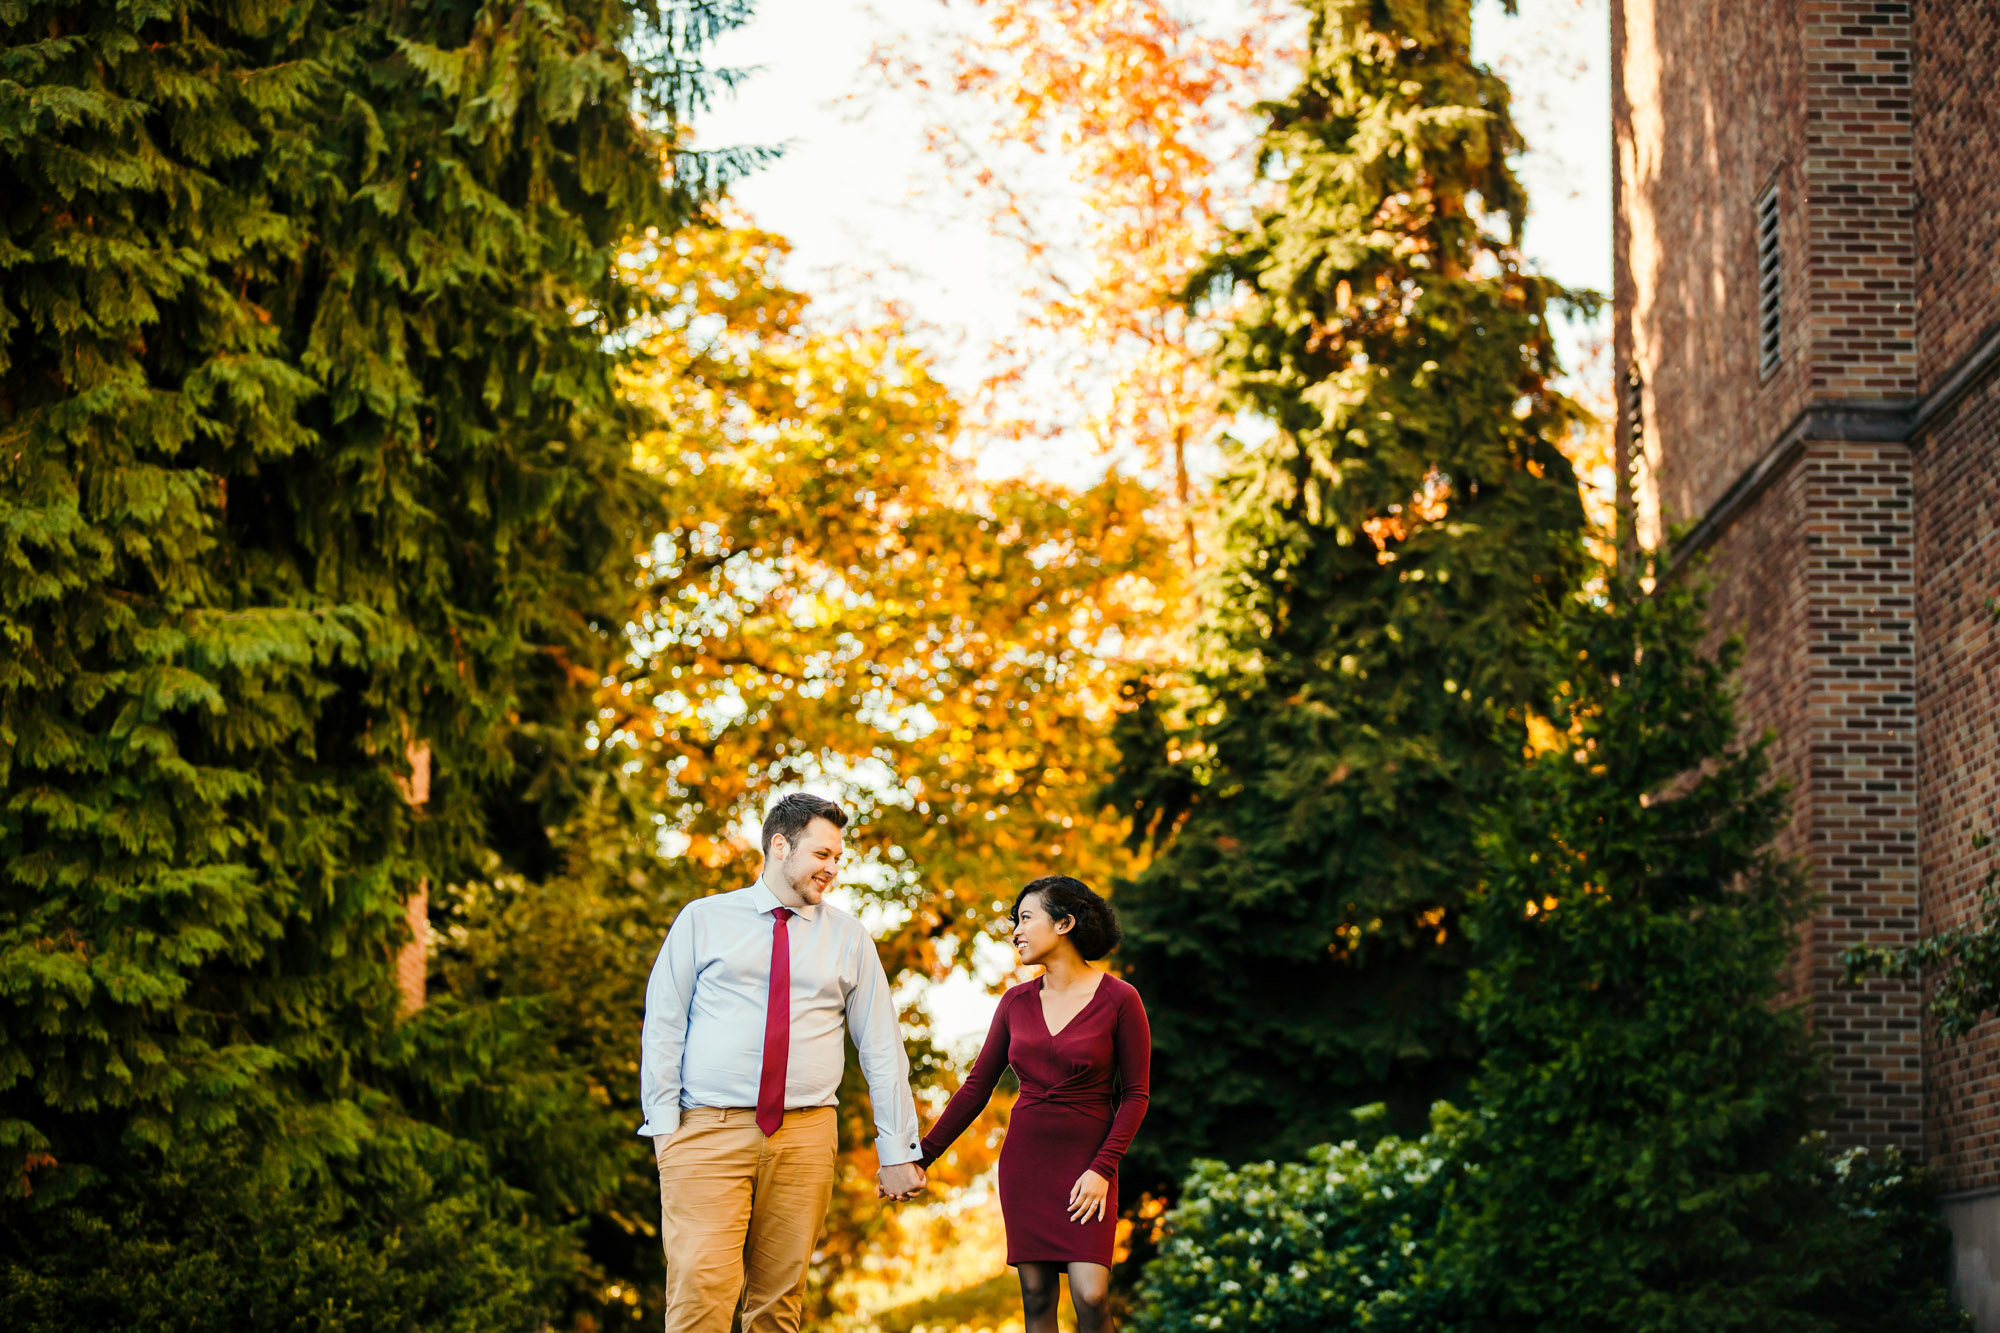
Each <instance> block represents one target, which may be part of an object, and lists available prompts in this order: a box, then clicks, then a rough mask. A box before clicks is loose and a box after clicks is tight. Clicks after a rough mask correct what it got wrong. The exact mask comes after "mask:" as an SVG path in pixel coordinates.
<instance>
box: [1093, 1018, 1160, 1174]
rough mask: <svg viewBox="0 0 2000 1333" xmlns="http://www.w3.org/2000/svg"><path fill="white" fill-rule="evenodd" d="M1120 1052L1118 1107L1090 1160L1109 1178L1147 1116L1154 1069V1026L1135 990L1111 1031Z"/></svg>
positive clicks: (1116, 1170) (1114, 1045) (1095, 1168)
mask: <svg viewBox="0 0 2000 1333" xmlns="http://www.w3.org/2000/svg"><path fill="white" fill-rule="evenodd" d="M1111 1041H1112V1045H1113V1047H1114V1048H1115V1049H1116V1051H1117V1055H1118V1082H1119V1085H1120V1086H1119V1089H1118V1110H1117V1112H1116V1113H1115V1114H1113V1115H1112V1117H1111V1128H1110V1130H1109V1131H1107V1132H1106V1133H1105V1135H1104V1146H1103V1147H1101V1148H1099V1149H1098V1150H1097V1156H1095V1157H1093V1158H1091V1159H1090V1169H1091V1170H1092V1171H1095V1172H1096V1173H1097V1174H1098V1175H1100V1176H1103V1177H1104V1178H1105V1179H1106V1180H1110V1179H1111V1178H1112V1177H1113V1176H1115V1175H1117V1174H1118V1163H1119V1162H1120V1161H1121V1160H1122V1159H1123V1158H1124V1156H1125V1150H1126V1149H1127V1148H1129V1147H1131V1146H1132V1136H1133V1135H1134V1134H1137V1133H1138V1132H1139V1122H1140V1121H1141V1120H1144V1119H1145V1118H1146V1085H1147V1083H1148V1081H1149V1080H1150V1079H1151V1077H1152V1069H1153V1029H1152V1028H1151V1026H1150V1025H1148V1024H1147V1022H1146V1006H1145V1005H1143V1004H1141V1003H1140V1002H1139V992H1137V991H1132V992H1130V993H1129V994H1128V995H1127V996H1126V997H1125V1002H1124V1003H1123V1004H1121V1005H1119V1006H1118V1023H1117V1026H1115V1027H1113V1028H1112V1030H1111Z"/></svg>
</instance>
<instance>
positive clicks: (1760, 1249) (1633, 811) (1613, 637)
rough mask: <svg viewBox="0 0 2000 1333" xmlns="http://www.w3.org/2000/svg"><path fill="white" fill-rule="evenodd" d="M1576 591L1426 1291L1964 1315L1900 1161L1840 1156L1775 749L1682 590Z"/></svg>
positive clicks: (1599, 1305)
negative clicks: (1761, 739)
mask: <svg viewBox="0 0 2000 1333" xmlns="http://www.w3.org/2000/svg"><path fill="white" fill-rule="evenodd" d="M1617 591H1619V592H1620V593H1621V595H1619V596H1616V597H1615V598H1614V599H1613V600H1612V601H1610V602H1608V603H1607V602H1581V603H1579V604H1578V605H1577V606H1576V608H1575V609H1574V611H1573V613H1572V614H1571V615H1570V616H1569V617H1567V618H1566V623H1565V625H1564V627H1563V630H1562V633H1561V634H1560V635H1559V636H1557V637H1556V638H1555V639H1554V640H1553V641H1552V644H1551V649H1552V652H1551V657H1552V665H1555V666H1557V667H1559V669H1562V670H1563V672H1564V674H1565V676H1566V681H1565V688H1564V689H1563V690H1562V691H1561V693H1560V698H1561V704H1560V706H1559V707H1558V709H1557V711H1556V713H1555V714H1554V717H1553V723H1554V726H1555V729H1556V731H1557V733H1558V739H1559V743H1558V744H1557V745H1556V746H1555V747H1554V748H1553V749H1552V750H1551V751H1550V752H1549V753H1547V754H1545V755H1544V756H1543V757H1542V758H1541V759H1540V760H1539V761H1538V762H1536V763H1535V764H1533V765H1531V766H1529V767H1528V768H1527V769H1526V770H1525V771H1524V772H1523V773H1522V775H1521V777H1520V779H1519V781H1518V783H1517V784H1516V785H1515V787H1514V789H1513V791H1512V793H1511V796H1510V799H1509V800H1508V801H1507V802H1505V803H1503V804H1500V805H1499V806H1497V807H1496V808H1495V809H1494V810H1493V811H1492V813H1491V814H1490V815H1489V816H1488V818H1487V819H1486V820H1485V821H1484V832H1483V834H1482V838H1481V842H1482V848H1483V852H1484V857H1485V862H1486V866H1487V875H1488V880H1487V884H1486V886H1485V890H1484V898H1483V901H1482V903H1481V904H1480V906H1479V908H1478V910H1477V913H1476V915H1475V918H1474V919H1475V923H1476V924H1475V933H1476V935H1477V941H1476V947H1477V950H1478V953H1479V956H1480V967H1479V969H1478V971H1477V972H1476V973H1475V975H1474V981H1473V985H1472V989H1471V992H1470V996H1469V1005H1468V1008H1469V1011H1470V1014H1471V1016H1472V1018H1473V1020H1474V1021H1475V1023H1476V1025H1477V1030H1478V1036H1479V1040H1480V1042H1481V1045H1482V1047H1483V1049H1484V1052H1485V1055H1484V1059H1483V1062H1482V1065H1481V1069H1480V1073H1479V1078H1478V1082H1477V1084H1476V1087H1475V1093H1476V1097H1477V1102H1478V1109H1479V1118H1480V1127H1479V1132H1478V1134H1477V1135H1476V1136H1475V1137H1474V1138H1473V1139H1472V1140H1471V1142H1470V1145H1469V1147H1468V1152H1467V1164H1466V1171H1467V1174H1466V1178H1465V1183H1464V1184H1463V1185H1462V1186H1461V1187H1460V1190H1459V1193H1458V1196H1457V1198H1456V1200H1455V1201H1454V1202H1453V1203H1452V1204H1451V1205H1448V1206H1447V1208H1446V1210H1445V1215H1444V1220H1443V1223H1442V1225H1441V1229H1440V1235H1439V1240H1438V1247H1439V1254H1438V1257H1437V1260H1436V1265H1435V1276H1434V1278H1433V1282H1432V1285H1433V1286H1434V1287H1435V1288H1437V1289H1438V1290H1440V1291H1441V1292H1442V1293H1443V1294H1444V1304H1445V1306H1446V1308H1449V1309H1450V1310H1451V1311H1452V1316H1453V1317H1452V1318H1451V1319H1450V1320H1442V1319H1441V1320H1439V1321H1438V1322H1437V1323H1435V1324H1434V1325H1433V1326H1435V1327H1450V1328H1456V1329H1463V1330H1467V1331H1468V1333H1473V1331H1477V1333H1503V1331H1504V1330H1522V1333H1527V1331H1528V1330H1569V1329H1575V1330H1586V1329H1604V1328H1618V1329H1629V1330H1634V1331H1635V1333H1640V1331H1657V1333H1666V1331H1667V1330H1694V1329H1703V1330H1711V1329H1712V1330H1724V1329H1741V1330H1746V1331H1747V1330H1758V1331H1759V1333H1763V1331H1764V1330H1814V1331H1816V1333H1832V1331H1833V1330H1851V1331H1852V1333H1863V1330H1876V1329H1890V1328H1893V1329H1898V1330H1907V1331H1908V1333H1926V1331H1928V1330H1946V1329H1958V1328H1962V1327H1965V1325H1964V1323H1963V1319H1964V1317H1963V1316H1962V1315H1961V1314H1959V1313H1958V1312H1957V1311H1956V1310H1954V1309H1953V1308H1952V1305H1951V1302H1950V1301H1949V1299H1948V1298H1947V1295H1946V1292H1945V1288H1944V1277H1945V1275H1946V1272H1947V1269H1948V1264H1949V1252H1948V1247H1949V1240H1948V1237H1947V1236H1946V1234H1945V1232H1944V1229H1943V1226H1942V1224H1941V1223H1940V1222H1939V1221H1938V1220H1937V1218H1936V1215H1935V1213H1934V1211H1933V1205H1932V1204H1931V1202H1930V1200H1929V1198H1928V1196H1927V1192H1926V1190H1925V1187H1924V1185H1923V1183H1922V1182H1921V1181H1920V1180H1918V1179H1916V1178H1914V1177H1913V1176H1912V1174H1911V1173H1910V1172H1909V1171H1908V1170H1906V1169H1904V1168H1902V1167H1901V1165H1900V1164H1899V1163H1898V1162H1897V1160H1896V1159H1895V1155H1894V1154H1893V1153H1890V1154H1887V1155H1886V1156H1885V1155H1883V1154H1875V1155H1873V1156H1871V1155H1869V1154H1867V1153H1860V1152H1854V1153H1848V1154H1845V1155H1843V1156H1841V1157H1838V1158H1833V1159H1829V1158H1828V1157H1827V1156H1826V1154H1825V1153H1824V1151H1823V1150H1822V1148H1821V1147H1820V1145H1819V1144H1818V1143H1817V1142H1816V1141H1815V1140H1814V1139H1813V1137H1812V1135H1811V1130H1812V1127H1813V1123H1814V1116H1815V1113H1816V1111H1817V1110H1818V1109H1819V1108H1820V1106H1821V1104H1822V1103H1823V1102H1824V1099H1825V1084H1824V1081H1823V1078H1822V1075H1821V1071H1820V1070H1819V1068H1818V1066H1817V1063H1816V1061H1815V1059H1814V1057H1813V1053H1812V1049H1811V1044H1810V1039H1809V1037H1808V1034H1807V1032H1806V1030H1805V1025H1804V1020H1803V1016H1802V1014H1801V1012H1800V1010H1799V1009H1798V1008H1797V1007H1796V1006H1785V1005H1781V1004H1779V1003H1778V996H1779V994H1780V989H1781V986H1782V985H1783V982H1784V980H1785V977H1786V974H1787V973H1788V971H1789V967H1790V963H1791V958H1792V953H1793V950H1794V949H1795V948H1796V941H1797V935H1796V927H1797V925H1798V923H1799V921H1800V920H1801V918H1802V916H1803V914H1804V910H1805V905H1806V885H1805V880H1804V877H1803V875H1802V873H1801V871H1800V869H1799V867H1798V866H1797V865H1796V864H1795V863H1792V862H1789V861H1785V860H1781V859H1779V858H1778V857H1777V856H1776V855H1775V853H1774V852H1773V850H1772V847H1771V842H1772V838H1773V837H1774V836H1775V834H1776V833H1777V832H1778V830H1779V828H1780V827H1781V826H1782V824H1783V822H1784V820H1785V818H1786V802H1785V799H1784V794H1783V792H1782V791H1781V790H1779V789H1778V788H1777V787H1775V786H1774V785H1773V784H1772V783H1771V781H1770V778H1769V772H1768V769H1767V765H1766V761H1765V755H1764V747H1763V746H1762V745H1757V746H1752V747H1749V748H1747V749H1738V748H1733V744H1734V740H1735V737H1736V735H1737V722H1736V717H1735V710H1734V708H1733V706H1732V700H1731V692H1730V690H1729V688H1728V673H1729V670H1730V668H1731V667H1732V666H1733V664H1734V661H1735V649H1734V646H1733V645H1732V646H1731V647H1730V649H1729V650H1728V651H1727V652H1725V653H1724V654H1723V655H1722V657H1721V658H1720V659H1717V658H1713V657H1710V656H1707V655H1706V654H1704V653H1703V652H1702V650H1701V644H1702V642H1703V640H1704V639H1705V638H1706V637H1707V622H1706V616H1705V614H1704V608H1703V605H1702V599H1701V598H1700V597H1699V596H1698V595H1697V594H1696V593H1695V592H1694V591H1692V590H1690V589H1689V588H1688V587H1687V586H1685V585H1684V584H1680V583H1674V584H1667V585H1663V586H1662V587H1661V589H1660V590H1659V591H1657V592H1655V593H1654V594H1653V595H1651V596H1645V595H1642V594H1641V593H1640V591H1639V586H1638V580H1637V578H1636V577H1635V576H1633V575H1631V574H1629V573H1628V574H1627V575H1626V576H1625V577H1624V579H1623V583H1622V588H1621V589H1618V590H1617Z"/></svg>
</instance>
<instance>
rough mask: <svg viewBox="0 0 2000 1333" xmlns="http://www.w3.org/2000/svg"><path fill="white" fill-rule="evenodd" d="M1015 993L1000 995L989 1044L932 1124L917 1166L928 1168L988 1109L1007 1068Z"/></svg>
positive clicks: (980, 1053) (980, 1052)
mask: <svg viewBox="0 0 2000 1333" xmlns="http://www.w3.org/2000/svg"><path fill="white" fill-rule="evenodd" d="M1012 998H1013V992H1012V991H1009V992H1008V993H1007V994H1006V995H1003V996H1001V997H1000V1007H999V1008H998V1009H995V1010H994V1011H993V1026H992V1027H990V1028H988V1029H987V1030H986V1043H985V1045H983V1046H981V1047H980V1048H979V1058H978V1059H977V1060H974V1061H973V1062H972V1072H970V1073H969V1074H967V1075H966V1076H965V1082H963V1083H961V1084H959V1085H958V1091H957V1092H954V1093H953V1094H952V1095H951V1101H950V1102H949V1103H947V1104H946V1106H945V1108H944V1114H943V1115H941V1116H939V1117H938V1119H937V1123H936V1124H934V1125H932V1126H931V1132H930V1133H928V1134H926V1135H924V1155H923V1156H922V1157H920V1158H918V1159H917V1165H919V1166H922V1167H925V1168H928V1167H929V1166H930V1164H931V1163H932V1162H935V1161H936V1160H937V1159H938V1158H940V1157H942V1156H944V1154H945V1151H946V1150H947V1149H948V1148H950V1147H951V1145H952V1144H954V1143H956V1142H957V1141H958V1136H959V1135H961V1134H963V1133H965V1129H966V1126H968V1125H970V1124H971V1123H972V1122H973V1121H974V1120H977V1119H978V1118H979V1113H980V1112H981V1111H984V1110H985V1109H986V1103H987V1102H989V1101H991V1100H992V1099H993V1085H994V1084H996V1083H998V1082H999V1081H1000V1074H1001V1072H1002V1071H1003V1070H1005V1069H1006V1068H1007V1044H1008V1039H1009V1028H1008V1022H1007V1011H1008V1010H1009V1009H1011V1008H1013V1005H1012V1004H1011V1003H1010V1001H1011V1000H1012Z"/></svg>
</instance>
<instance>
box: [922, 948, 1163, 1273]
mask: <svg viewBox="0 0 2000 1333" xmlns="http://www.w3.org/2000/svg"><path fill="white" fill-rule="evenodd" d="M1152 1056H1153V1044H1152V1033H1151V1031H1150V1030H1149V1029H1148V1027H1147V1025H1146V1008H1145V1006H1144V1005H1142V1004H1141V1003H1140V1002H1139V992H1138V991H1136V990H1134V989H1132V987H1131V986H1130V985H1129V984H1127V983H1126V982H1123V981H1120V980H1119V979H1118V978H1117V977H1114V976H1111V975H1109V974H1108V973H1107V974H1106V975H1105V977H1104V979H1103V980H1102V981H1100V982H1098V983H1097V991H1096V993H1095V994H1093V995H1092V996H1091V997H1090V999H1089V1000H1087V1001H1086V1002H1085V1003H1084V1006H1083V1008H1082V1009H1081V1010H1079V1011H1078V1012H1077V1015H1076V1017H1074V1018H1072V1019H1070V1021H1069V1022H1068V1023H1066V1024H1064V1026H1063V1029H1062V1031H1061V1032H1056V1033H1051V1032H1050V1031H1049V1027H1048V1020H1047V1018H1046V1016H1045V1015H1044V1014H1043V1011H1042V983H1041V979H1040V978H1037V979H1035V980H1034V981H1027V982H1023V983H1022V984H1020V985H1018V986H1015V987H1013V988H1011V989H1010V990H1008V992H1007V993H1006V994H1005V995H1003V996H1001V997H1000V1007H999V1008H998V1009H997V1010H995V1011H994V1014H993V1026H992V1028H991V1029H990V1030H989V1031H988V1032H987V1034H986V1044H985V1045H984V1046H982V1047H981V1048H980V1051H979V1058H978V1059H977V1060H975V1061H974V1062H973V1065H972V1072H971V1073H970V1074H969V1075H968V1076H967V1077H966V1080H965V1083H964V1084H963V1085H962V1086H961V1087H960V1088H959V1090H958V1092H957V1093H956V1094H954V1095H953V1097H952V1099H951V1103H950V1104H949V1105H948V1106H946V1107H945V1108H944V1114H943V1115H941V1116H939V1117H938V1121H937V1123H936V1124H935V1125H933V1126H931V1132H930V1133H928V1134H926V1135H924V1140H923V1157H922V1159H921V1160H922V1162H923V1164H924V1165H925V1166H929V1165H930V1164H931V1163H932V1162H934V1161H936V1160H937V1159H938V1158H939V1157H941V1156H943V1155H944V1152H945V1150H946V1149H948V1148H950V1147H951V1145H952V1143H953V1142H954V1141H956V1140H957V1138H958V1136H959V1135H960V1134H963V1133H964V1132H965V1129H966V1126H968V1125H970V1124H971V1123H972V1122H973V1120H974V1119H975V1118H976V1117H977V1116H978V1115H979V1113H980V1112H981V1111H983V1110H985V1109H986V1103H987V1102H988V1101H989V1100H990V1099H991V1098H992V1096H993V1085H994V1084H995V1083H997V1082H998V1081H999V1079H1000V1073H1001V1071H1002V1070H1004V1069H1006V1068H1007V1066H1009V1065H1012V1066H1013V1067H1014V1074H1015V1076H1016V1077H1017V1078H1019V1079H1020V1080H1021V1095H1020V1098H1019V1100H1017V1101H1016V1102H1015V1103H1014V1112H1013V1116H1012V1118H1011V1119H1010V1120H1009V1122H1008V1125H1007V1140H1006V1142H1005V1143H1004V1144H1002V1145H1001V1148H1000V1214H1001V1216H1002V1218H1004V1219H1005V1221H1006V1224H1007V1262H1008V1263H1010V1264H1023V1263H1072V1262H1084V1263H1094V1264H1105V1265H1107V1266H1108V1265H1109V1264H1110V1263H1111V1251H1112V1247H1113V1246H1114V1244H1115V1243H1116V1240H1117V1232H1118V1163H1119V1160H1120V1159H1121V1158H1123V1157H1124V1155H1125V1149H1126V1148H1128V1147H1130V1146H1131V1143H1132V1136H1133V1134H1135V1133H1137V1132H1138V1129H1139V1122H1140V1121H1141V1120H1142V1119H1144V1118H1145V1115H1146V1082H1147V1077H1148V1074H1149V1071H1150V1067H1151V1064H1152ZM1086 1170H1089V1171H1095V1172H1097V1174H1098V1175H1100V1176H1103V1177H1104V1178H1105V1179H1106V1180H1107V1181H1109V1182H1110V1184H1111V1189H1110V1193H1109V1196H1108V1197H1107V1198H1106V1200H1105V1209H1104V1216H1103V1217H1102V1218H1099V1219H1096V1220H1094V1221H1090V1222H1085V1223H1081V1224H1079V1223H1076V1222H1072V1221H1071V1220H1070V1217H1069V1192H1070V1188H1071V1187H1072V1186H1073V1185H1075V1184H1076V1181H1077V1177H1079V1176H1081V1175H1082V1174H1083V1173H1084V1172H1085V1171H1086Z"/></svg>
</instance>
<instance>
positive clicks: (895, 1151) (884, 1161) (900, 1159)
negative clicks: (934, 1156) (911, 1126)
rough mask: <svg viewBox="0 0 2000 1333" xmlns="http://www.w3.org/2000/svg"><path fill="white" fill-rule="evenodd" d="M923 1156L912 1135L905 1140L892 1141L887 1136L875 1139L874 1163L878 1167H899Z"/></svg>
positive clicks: (914, 1136) (877, 1136)
mask: <svg viewBox="0 0 2000 1333" xmlns="http://www.w3.org/2000/svg"><path fill="white" fill-rule="evenodd" d="M923 1155H924V1150H923V1148H922V1147H921V1146H920V1145H919V1143H918V1140H917V1136H916V1135H914V1134H912V1135H910V1137H909V1138H907V1139H894V1138H890V1137H889V1136H888V1135H887V1134H878V1135H876V1137H875V1162H876V1165H878V1166H901V1165H902V1164H903V1163H905V1162H914V1161H916V1160H917V1159H918V1158H920V1157H922V1156H923Z"/></svg>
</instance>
